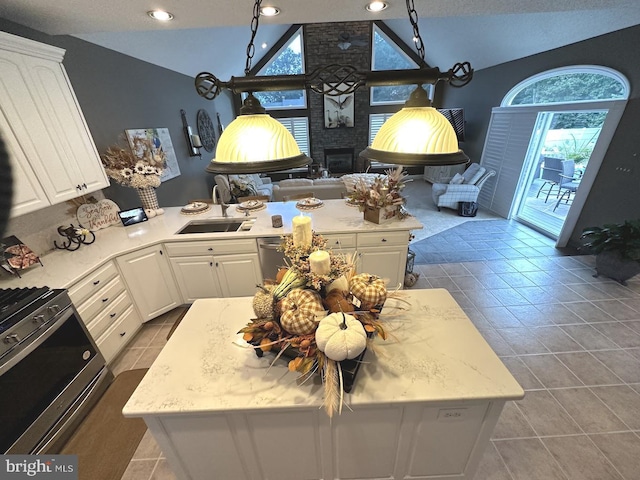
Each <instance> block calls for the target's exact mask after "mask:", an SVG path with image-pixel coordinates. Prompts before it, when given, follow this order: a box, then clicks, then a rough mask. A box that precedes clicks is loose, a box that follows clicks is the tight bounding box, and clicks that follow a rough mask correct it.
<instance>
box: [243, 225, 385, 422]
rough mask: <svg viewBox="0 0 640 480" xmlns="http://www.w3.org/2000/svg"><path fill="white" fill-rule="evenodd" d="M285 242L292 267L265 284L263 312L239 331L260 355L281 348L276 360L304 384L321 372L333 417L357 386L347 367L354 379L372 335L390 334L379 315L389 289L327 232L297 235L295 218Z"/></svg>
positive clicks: (259, 304)
mask: <svg viewBox="0 0 640 480" xmlns="http://www.w3.org/2000/svg"><path fill="white" fill-rule="evenodd" d="M305 239H306V241H305ZM280 248H281V250H282V251H283V252H284V255H285V258H286V260H287V261H288V263H290V266H288V268H281V269H280V270H279V271H278V275H277V276H276V279H275V280H274V281H265V283H264V285H260V286H259V287H258V292H257V293H256V294H255V296H254V297H253V310H254V313H255V315H256V318H253V319H251V321H250V322H249V323H248V324H247V326H246V327H244V328H243V329H241V330H240V332H239V333H243V334H244V335H243V338H244V340H245V341H247V342H249V343H250V344H251V345H252V346H253V347H254V349H255V351H256V354H257V355H258V356H260V357H261V356H263V355H264V353H265V352H273V353H276V356H275V358H274V360H273V363H275V362H276V361H277V360H278V359H279V358H281V357H285V358H288V359H289V363H288V367H289V370H290V371H292V372H297V373H298V374H299V375H300V377H299V378H298V383H304V382H305V381H307V380H308V379H309V378H311V377H312V376H314V375H316V374H318V373H319V374H320V376H321V378H322V381H323V385H324V407H325V410H326V411H327V414H328V415H329V416H330V417H331V416H333V414H334V413H336V412H338V413H340V412H341V411H342V405H343V398H344V392H345V391H347V392H348V391H350V389H351V384H348V381H347V380H348V378H349V375H348V373H350V374H352V375H353V376H351V377H350V379H351V383H352V381H353V377H354V376H355V371H357V367H358V366H359V362H360V361H361V360H362V357H363V356H364V352H365V350H366V349H367V347H370V346H371V342H372V340H373V338H374V337H375V336H377V335H379V336H380V337H381V338H382V339H386V338H387V332H386V331H385V329H384V327H383V324H382V322H381V321H380V318H379V316H380V311H381V309H382V306H383V305H384V303H385V300H386V299H387V295H388V294H387V288H386V285H385V282H384V280H383V279H381V278H379V277H377V276H376V275H370V274H367V273H362V274H356V273H355V269H354V264H353V261H352V259H350V258H348V257H347V256H345V255H342V254H336V253H333V252H332V251H331V250H329V249H327V241H326V240H325V239H324V238H323V237H322V236H321V235H318V234H316V233H313V232H311V233H310V235H309V236H308V237H305V236H302V237H301V238H300V237H299V236H297V235H296V230H295V224H294V233H293V235H285V236H284V237H283V241H282V243H281V246H280ZM354 365H355V371H354V370H353V367H354ZM347 369H350V370H349V371H347Z"/></svg>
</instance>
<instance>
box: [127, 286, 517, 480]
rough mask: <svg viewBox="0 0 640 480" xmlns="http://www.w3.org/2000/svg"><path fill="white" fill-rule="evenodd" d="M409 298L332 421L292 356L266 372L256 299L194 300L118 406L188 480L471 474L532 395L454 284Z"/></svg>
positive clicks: (389, 306) (365, 479) (392, 314)
mask: <svg viewBox="0 0 640 480" xmlns="http://www.w3.org/2000/svg"><path fill="white" fill-rule="evenodd" d="M402 295H403V298H404V299H405V300H406V301H408V304H409V305H410V306H408V305H407V303H405V302H401V301H399V300H395V299H388V300H387V302H386V304H385V307H384V309H383V311H382V314H381V320H382V321H383V322H385V321H386V322H387V328H388V330H389V331H390V332H391V333H392V335H391V336H390V338H389V339H388V340H387V341H386V342H385V341H382V340H380V339H376V340H375V341H376V344H377V349H378V350H380V351H381V352H382V353H383V354H381V355H379V356H373V355H372V353H371V351H368V352H367V354H366V356H365V359H364V360H365V361H364V363H363V364H362V366H361V368H360V371H359V372H358V374H357V377H356V379H355V383H354V386H353V389H352V390H351V393H349V394H346V395H345V403H346V404H348V406H349V408H346V407H345V408H344V409H343V412H342V414H341V415H336V416H334V417H333V419H332V420H329V418H328V417H327V416H326V414H325V412H324V410H323V409H322V408H321V405H322V388H321V387H320V385H319V382H318V381H317V380H316V381H315V382H314V381H309V382H307V383H305V384H304V385H300V386H298V385H296V382H295V378H296V377H297V374H294V373H290V372H288V369H287V363H286V361H283V360H278V361H276V362H275V365H274V366H273V367H272V368H271V369H270V370H269V364H270V363H271V362H272V361H273V359H274V356H273V355H265V356H264V357H263V358H258V357H257V356H256V355H255V353H254V352H253V351H252V350H251V349H250V348H243V347H242V345H243V342H242V340H241V338H240V336H239V335H238V334H237V331H238V330H239V329H240V328H241V327H243V326H244V325H245V324H246V323H247V322H248V321H249V319H250V318H251V317H252V315H253V311H252V307H251V298H250V297H244V298H226V299H205V300H197V301H196V302H195V303H194V304H193V305H192V306H191V308H190V309H189V311H188V313H187V314H186V316H185V317H184V319H183V320H182V322H181V323H180V325H179V326H178V328H177V329H176V331H175V333H174V334H173V336H172V337H171V339H170V340H169V342H168V343H167V345H166V346H165V348H164V349H163V350H162V352H161V353H160V355H159V356H158V358H157V359H156V361H155V362H154V364H153V365H152V366H151V368H150V369H149V371H148V372H147V374H146V375H145V377H144V379H143V380H142V382H141V383H140V385H139V386H138V388H137V389H136V391H135V392H134V393H133V395H132V396H131V398H130V399H129V401H128V402H127V404H126V405H125V407H124V410H123V413H124V415H125V416H127V417H142V418H143V419H144V420H145V422H146V423H147V425H148V427H149V429H150V431H151V433H152V434H153V435H154V437H155V438H156V440H157V441H158V443H159V445H160V447H161V449H162V451H163V453H164V454H165V456H166V457H167V460H168V461H169V464H170V466H171V468H172V469H173V471H174V473H175V474H176V476H177V477H178V478H180V479H182V480H210V479H214V480H215V479H220V480H228V479H234V480H267V479H277V480H300V479H307V480H311V479H317V480H319V479H323V480H330V479H337V480H346V479H359V480H372V479H381V478H384V479H393V480H400V479H408V478H410V479H414V480H427V479H429V480H445V479H447V480H450V479H452V478H456V479H471V478H473V475H474V473H475V470H476V468H477V465H478V462H479V460H480V458H481V456H482V454H483V451H484V449H485V447H486V445H487V444H488V442H489V438H490V435H491V432H492V430H493V428H494V426H495V424H496V422H497V420H498V417H499V415H500V412H501V410H502V407H503V405H504V403H505V402H506V401H508V400H516V399H521V398H522V397H523V396H524V392H523V390H522V388H521V387H520V386H519V385H518V383H517V382H516V381H515V380H514V378H513V377H512V376H511V374H510V373H509V371H508V370H507V369H506V368H505V366H504V365H503V364H502V362H501V361H500V359H499V358H498V357H497V356H496V355H495V353H494V352H493V351H492V350H491V348H490V347H489V345H487V343H486V342H485V340H484V339H483V337H482V335H480V333H479V332H478V331H477V330H476V329H475V327H474V326H473V324H472V323H471V321H470V320H469V319H468V318H467V316H466V315H465V313H464V312H463V310H462V309H461V308H460V307H459V306H458V305H457V303H456V302H455V300H454V299H453V298H452V297H451V295H449V293H448V292H447V291H446V290H443V289H433V290H411V291H404V292H402ZM396 307H404V308H405V310H399V309H398V308H396ZM385 312H388V315H385ZM245 347H246V345H245Z"/></svg>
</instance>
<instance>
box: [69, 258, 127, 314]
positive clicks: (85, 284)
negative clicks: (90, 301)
mask: <svg viewBox="0 0 640 480" xmlns="http://www.w3.org/2000/svg"><path fill="white" fill-rule="evenodd" d="M117 274H118V269H117V268H116V266H115V264H114V263H113V262H108V263H106V264H105V265H103V266H102V267H100V268H98V269H96V270H94V271H93V272H91V273H90V274H89V275H88V276H87V277H86V278H84V279H83V280H80V281H79V282H76V283H75V284H73V286H72V287H71V288H69V297H71V301H72V302H73V303H74V305H76V306H78V305H80V304H81V303H82V302H83V301H84V300H85V299H87V298H89V297H90V296H91V295H92V294H93V293H94V292H97V291H98V290H100V289H101V288H102V287H104V286H105V284H106V283H107V282H108V281H109V280H111V279H112V278H113V277H115V276H116V275H117Z"/></svg>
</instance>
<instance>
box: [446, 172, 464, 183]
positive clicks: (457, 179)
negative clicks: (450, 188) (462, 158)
mask: <svg viewBox="0 0 640 480" xmlns="http://www.w3.org/2000/svg"><path fill="white" fill-rule="evenodd" d="M463 181H464V177H463V176H462V175H460V174H459V173H456V174H455V175H454V176H453V178H452V179H451V180H449V184H450V185H460V184H461V183H462V182H463Z"/></svg>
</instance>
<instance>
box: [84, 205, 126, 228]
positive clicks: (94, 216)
mask: <svg viewBox="0 0 640 480" xmlns="http://www.w3.org/2000/svg"><path fill="white" fill-rule="evenodd" d="M119 211H120V208H119V207H118V205H116V204H115V202H113V201H112V200H108V199H104V200H100V201H99V202H98V203H85V204H83V205H80V206H79V207H78V211H77V212H76V216H77V217H78V222H79V223H80V225H82V226H83V227H84V228H88V229H89V230H100V229H101V228H107V227H110V226H111V225H117V224H119V223H120V217H118V212H119Z"/></svg>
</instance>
